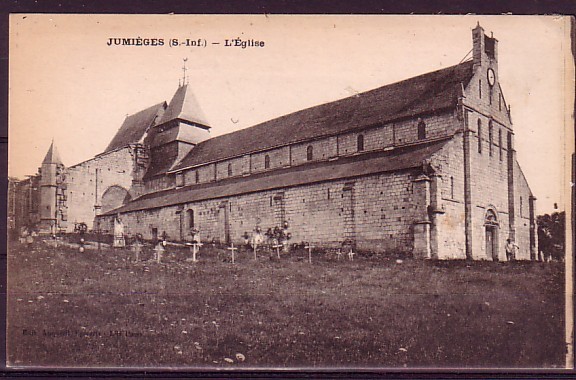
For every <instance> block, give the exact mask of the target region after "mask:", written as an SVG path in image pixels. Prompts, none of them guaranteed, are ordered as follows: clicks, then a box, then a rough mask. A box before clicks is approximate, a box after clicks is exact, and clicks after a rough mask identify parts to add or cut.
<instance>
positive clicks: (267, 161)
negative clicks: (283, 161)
mask: <svg viewBox="0 0 576 380" xmlns="http://www.w3.org/2000/svg"><path fill="white" fill-rule="evenodd" d="M264 169H270V156H269V155H265V156H264Z"/></svg>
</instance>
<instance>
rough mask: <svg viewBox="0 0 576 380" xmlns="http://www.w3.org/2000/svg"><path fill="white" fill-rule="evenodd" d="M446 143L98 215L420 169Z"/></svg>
mask: <svg viewBox="0 0 576 380" xmlns="http://www.w3.org/2000/svg"><path fill="white" fill-rule="evenodd" d="M448 140H449V138H444V139H441V140H437V141H433V142H428V143H420V144H418V145H412V146H405V147H402V148H397V149H393V150H390V151H384V152H382V151H380V152H375V153H365V154H362V155H358V156H352V157H342V158H340V159H338V160H335V161H320V162H314V163H309V164H304V165H299V166H294V167H289V168H285V169H279V170H274V171H271V172H264V173H259V174H253V175H250V176H247V177H234V178H230V179H226V180H221V181H218V182H212V183H205V184H199V185H192V186H187V187H183V188H180V189H170V190H164V191H160V192H155V193H150V194H146V195H143V196H141V197H139V198H136V199H135V200H133V201H131V202H129V203H127V204H126V205H124V206H122V207H120V208H117V209H115V210H111V211H109V212H107V213H104V214H102V215H113V214H116V213H119V212H120V213H122V212H130V211H137V210H146V209H153V208H159V207H166V206H171V205H176V204H182V203H187V202H195V201H202V200H206V199H215V198H221V197H229V196H233V195H238V194H246V193H252V192H257V191H265V190H273V189H278V188H287V187H292V186H298V185H304V184H310V183H317V182H324V181H332V180H338V179H342V178H353V177H358V176H364V175H369V174H374V173H382V172H390V171H396V170H403V169H410V168H416V167H420V166H421V165H422V163H423V161H424V160H425V159H427V158H429V157H430V156H431V155H433V154H434V153H436V152H438V151H439V150H440V149H442V147H443V146H444V145H445V144H446V143H447V141H448Z"/></svg>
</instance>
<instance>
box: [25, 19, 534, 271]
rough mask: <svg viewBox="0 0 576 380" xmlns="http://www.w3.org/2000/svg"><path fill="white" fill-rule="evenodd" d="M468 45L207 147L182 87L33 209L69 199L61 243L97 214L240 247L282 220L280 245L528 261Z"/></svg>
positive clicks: (49, 185) (529, 212)
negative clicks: (413, 73) (428, 66)
mask: <svg viewBox="0 0 576 380" xmlns="http://www.w3.org/2000/svg"><path fill="white" fill-rule="evenodd" d="M472 41H473V44H472V45H473V49H472V51H473V57H472V59H471V60H469V61H464V62H461V63H460V64H458V65H455V66H452V67H448V68H445V69H442V70H438V71H435V72H431V73H428V74H424V75H421V76H418V77H414V78H410V79H407V80H405V81H401V82H398V83H394V84H391V85H389V86H383V87H380V88H377V89H374V90H371V91H367V92H365V93H360V94H357V95H355V96H353V97H350V98H345V99H340V100H337V101H334V102H330V103H326V104H323V105H320V106H315V107H312V108H309V109H305V110H302V111H298V112H295V113H293V114H288V115H284V116H282V117H279V118H277V119H273V120H269V121H267V122H264V123H261V124H258V125H256V126H253V127H250V128H246V129H244V130H239V131H236V132H233V133H229V134H224V135H220V136H217V137H211V136H210V128H211V127H210V125H209V124H208V121H207V120H206V118H205V117H204V115H203V114H202V112H201V109H200V108H199V106H198V103H197V102H196V100H195V99H194V96H193V94H192V92H191V89H190V87H189V85H188V84H183V85H180V86H179V87H178V89H177V91H176V93H175V94H174V97H173V98H172V100H171V101H170V103H169V104H167V103H166V102H163V103H160V104H158V105H156V106H153V107H150V108H148V109H146V110H143V111H141V112H139V113H137V114H134V115H131V116H129V117H127V119H126V121H125V123H124V124H123V126H122V127H121V129H120V130H119V132H118V134H117V135H116V136H115V137H114V139H113V143H111V145H110V146H113V147H114V149H110V150H107V151H106V152H105V153H104V154H101V155H99V156H97V157H95V158H94V159H92V160H89V161H86V162H83V163H81V164H78V165H75V166H72V167H70V168H68V169H67V171H66V173H67V176H68V177H67V180H66V181H65V184H64V185H62V184H61V183H56V180H55V179H54V180H53V179H52V173H51V172H50V171H49V170H46V173H43V175H44V176H45V177H44V179H43V181H44V182H42V183H44V184H45V186H44V192H43V194H44V195H43V196H42V197H41V203H45V204H44V207H46V206H47V205H48V203H49V202H52V199H53V198H55V197H57V195H56V193H58V192H59V193H58V194H63V192H67V196H68V198H67V203H66V205H65V206H66V207H65V208H66V209H67V210H68V212H67V217H68V220H69V221H70V222H72V223H69V226H68V227H67V229H68V231H70V230H71V228H73V225H74V223H78V222H85V223H87V224H88V226H89V228H91V229H94V228H98V224H94V223H93V221H94V218H95V216H96V215H97V214H100V216H98V218H97V220H98V221H99V222H100V224H99V225H100V227H101V229H103V230H104V231H108V232H110V231H112V229H113V220H114V218H115V217H117V216H119V217H120V218H121V219H122V221H123V222H124V225H125V232H126V233H127V234H128V235H134V234H137V233H139V234H142V235H143V237H144V238H145V239H155V238H157V237H159V236H160V235H161V234H163V233H165V234H167V235H168V238H169V240H172V241H176V242H184V241H188V240H190V239H191V231H192V230H193V229H199V230H200V236H201V238H202V240H204V241H209V242H210V241H214V242H220V243H222V244H229V243H232V242H233V243H235V244H239V243H242V242H243V241H244V236H245V235H246V234H248V235H250V234H252V233H253V232H254V230H255V229H256V227H260V228H261V229H262V230H264V231H265V230H267V229H268V228H274V227H282V226H283V225H284V224H287V225H288V226H289V227H288V228H289V231H290V233H291V236H292V239H291V242H294V243H299V242H304V241H306V242H311V243H312V244H314V245H315V246H317V247H326V248H329V247H339V246H341V245H342V244H343V243H344V242H345V241H352V242H353V244H354V245H355V249H358V250H360V251H373V252H382V253H405V254H409V255H413V256H414V257H417V258H431V259H466V258H468V259H480V260H504V259H505V257H506V256H505V252H504V245H505V244H506V239H512V240H514V241H515V242H516V243H517V244H518V245H519V247H520V249H519V252H518V258H520V259H534V258H535V252H536V250H537V246H536V238H535V228H536V226H535V212H536V211H535V210H536V203H535V202H536V198H535V197H534V195H533V194H532V193H531V191H530V188H529V186H528V183H527V181H526V179H525V178H524V175H523V174H522V171H521V169H520V166H519V164H518V162H517V161H516V151H515V147H514V143H513V141H514V129H513V124H512V118H511V114H510V108H509V106H508V104H507V103H506V100H505V98H504V94H503V91H502V88H501V87H500V84H499V81H498V79H499V78H498V75H499V71H498V51H497V48H498V43H497V40H496V39H494V38H492V37H488V36H486V35H485V34H484V30H483V29H482V28H481V27H480V26H479V25H478V26H477V27H476V28H474V30H473V31H472ZM520 128H521V126H520ZM131 136H137V138H136V137H131ZM50 165H52V164H50ZM47 167H48V166H47ZM59 180H60V181H61V178H60V179H59ZM52 189H56V193H53V191H52ZM50 204H52V203H50ZM54 205H57V203H54ZM40 206H42V205H40ZM60 206H61V204H60ZM60 206H58V207H60ZM48 207H49V211H45V214H46V215H44V216H45V217H46V218H48V213H50V215H52V213H54V209H53V207H52V208H50V207H51V206H50V205H48ZM40 210H42V207H40ZM56 214H57V213H56ZM62 215H64V213H62ZM29 219H30V218H29ZM46 220H48V219H46Z"/></svg>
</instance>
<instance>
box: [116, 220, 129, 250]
mask: <svg viewBox="0 0 576 380" xmlns="http://www.w3.org/2000/svg"><path fill="white" fill-rule="evenodd" d="M125 246H126V241H125V240H124V223H122V219H120V216H119V215H118V216H116V218H115V219H114V244H113V247H114V248H124V247H125Z"/></svg>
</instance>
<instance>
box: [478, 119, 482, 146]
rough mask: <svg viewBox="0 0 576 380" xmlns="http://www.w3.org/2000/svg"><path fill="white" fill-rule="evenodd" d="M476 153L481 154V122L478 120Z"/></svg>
mask: <svg viewBox="0 0 576 380" xmlns="http://www.w3.org/2000/svg"><path fill="white" fill-rule="evenodd" d="M478 153H480V154H482V120H480V119H478Z"/></svg>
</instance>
